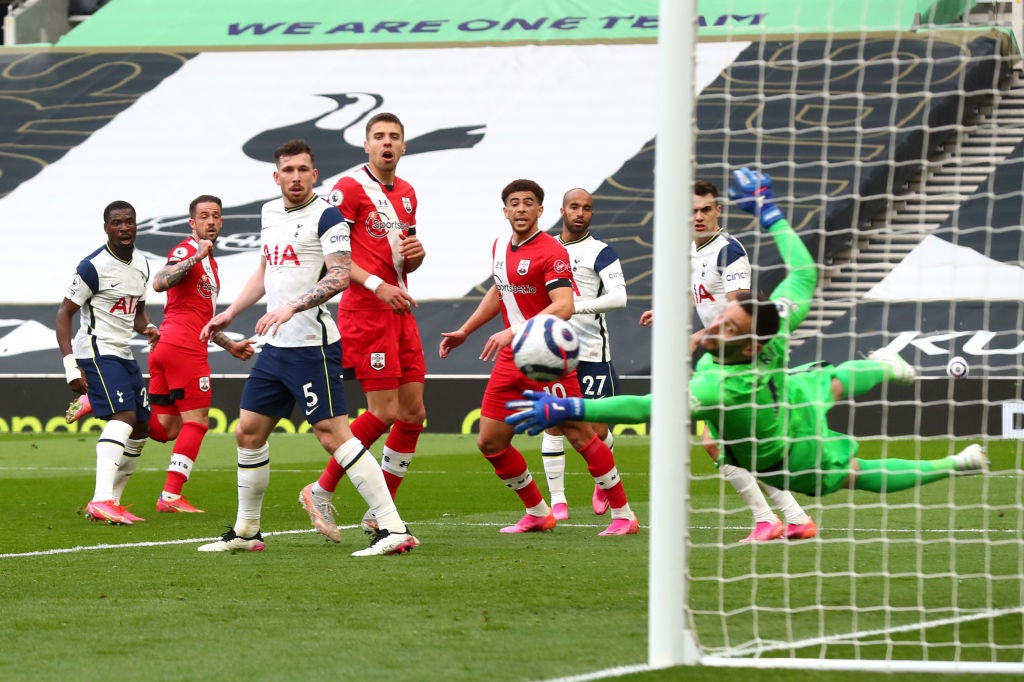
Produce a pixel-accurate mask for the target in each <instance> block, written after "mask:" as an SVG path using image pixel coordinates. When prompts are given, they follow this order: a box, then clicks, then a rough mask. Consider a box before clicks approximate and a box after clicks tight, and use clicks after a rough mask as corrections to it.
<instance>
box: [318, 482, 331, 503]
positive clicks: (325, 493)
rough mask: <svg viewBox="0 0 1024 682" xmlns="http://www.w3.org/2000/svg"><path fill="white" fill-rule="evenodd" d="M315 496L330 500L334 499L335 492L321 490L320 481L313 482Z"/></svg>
mask: <svg viewBox="0 0 1024 682" xmlns="http://www.w3.org/2000/svg"><path fill="white" fill-rule="evenodd" d="M313 494H314V495H316V496H317V497H326V498H327V499H328V500H332V499H334V491H333V490H324V489H323V488H321V487H320V481H319V480H317V481H314V482H313Z"/></svg>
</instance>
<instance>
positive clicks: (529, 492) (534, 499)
mask: <svg viewBox="0 0 1024 682" xmlns="http://www.w3.org/2000/svg"><path fill="white" fill-rule="evenodd" d="M484 457H486V458H487V460H488V461H489V462H490V463H491V466H493V467H494V473H496V474H497V475H498V478H500V479H501V480H502V481H507V480H509V479H512V478H517V477H519V476H524V475H526V474H527V473H528V472H529V467H527V466H526V459H525V458H524V457H523V453H521V452H519V451H518V450H516V449H515V448H514V447H512V446H511V445H509V446H508V447H507V448H505V449H504V450H501V451H500V452H496V453H494V454H493V455H484ZM514 492H515V494H516V495H519V499H521V500H522V501H523V506H524V507H526V508H530V507H536V506H537V505H538V504H540V503H541V502H543V501H544V496H543V495H541V494H540V488H538V487H537V482H536V481H534V480H532V479H531V480H530V482H529V483H528V484H526V485H525V486H523V487H522V488H519V489H518V490H515V491H514Z"/></svg>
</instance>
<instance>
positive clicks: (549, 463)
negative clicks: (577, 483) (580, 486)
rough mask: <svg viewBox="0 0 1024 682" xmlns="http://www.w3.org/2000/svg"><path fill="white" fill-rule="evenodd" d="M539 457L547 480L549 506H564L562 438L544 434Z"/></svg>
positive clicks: (563, 450)
mask: <svg viewBox="0 0 1024 682" xmlns="http://www.w3.org/2000/svg"><path fill="white" fill-rule="evenodd" d="M540 456H541V461H542V462H543V463H544V476H545V477H546V478H547V479H548V492H550V493H551V504H559V503H560V504H565V503H566V500H565V446H564V445H562V436H561V435H557V436H552V435H551V434H550V433H547V432H545V433H544V438H543V439H542V441H541V445H540Z"/></svg>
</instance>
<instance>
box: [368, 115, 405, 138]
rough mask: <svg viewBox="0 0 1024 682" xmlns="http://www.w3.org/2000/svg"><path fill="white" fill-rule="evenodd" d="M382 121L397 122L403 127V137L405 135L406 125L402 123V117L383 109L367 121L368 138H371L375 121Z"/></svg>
mask: <svg viewBox="0 0 1024 682" xmlns="http://www.w3.org/2000/svg"><path fill="white" fill-rule="evenodd" d="M381 121H384V122H386V123H397V124H398V127H399V128H401V129H402V137H405V126H404V125H402V119H400V118H398V117H397V116H395V115H394V114H392V113H391V112H389V111H382V112H380V113H379V114H374V115H373V116H371V117H370V120H369V121H367V122H366V138H367V139H369V138H370V128H372V127H373V126H374V124H375V123H380V122H381Z"/></svg>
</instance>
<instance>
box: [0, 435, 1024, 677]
mask: <svg viewBox="0 0 1024 682" xmlns="http://www.w3.org/2000/svg"><path fill="white" fill-rule="evenodd" d="M95 435H96V434H94V433H89V434H82V435H78V434H71V435H63V434H62V435H12V434H5V435H3V436H2V437H0V516H2V518H3V533H2V535H0V538H2V540H0V576H2V577H0V599H2V601H0V603H2V605H3V606H2V609H3V619H2V620H3V633H4V637H3V638H4V644H3V645H2V646H0V677H2V678H3V679H4V680H8V681H15V680H66V679H75V680H106V679H117V680H174V681H175V682H183V681H186V680H254V679H256V680H312V679H327V678H330V679H345V680H446V681H452V680H467V681H468V680H552V679H567V680H585V679H601V678H605V677H611V676H615V672H616V670H618V671H619V672H620V673H622V672H625V671H628V670H630V669H634V670H635V669H636V667H637V666H643V665H644V664H645V663H646V660H647V600H648V594H647V584H648V566H647V555H648V546H647V543H648V534H647V533H646V530H647V522H648V519H649V513H648V512H649V508H648V504H647V500H648V493H649V480H648V471H649V439H648V438H646V437H641V436H621V437H620V438H619V439H618V441H617V443H616V448H615V450H616V459H617V460H618V464H619V469H620V471H621V472H622V473H623V478H624V481H625V483H626V486H627V492H628V493H629V494H630V498H631V505H632V507H633V509H634V510H635V511H636V512H637V513H638V515H639V516H640V520H641V524H642V526H641V533H640V535H638V536H627V537H612V538H600V537H598V536H597V533H598V532H599V531H600V530H602V529H603V528H604V527H605V526H606V525H607V523H608V521H607V517H597V516H595V515H594V514H593V513H592V511H591V510H590V505H589V499H590V491H591V488H592V482H591V480H590V478H589V476H588V475H587V474H586V470H585V468H584V466H583V462H582V460H581V459H580V458H579V457H578V456H576V455H575V454H574V453H572V452H570V453H569V457H568V463H567V492H568V495H569V502H570V510H571V513H572V517H571V518H570V520H569V521H566V522H562V523H560V524H559V525H558V527H557V528H556V529H555V530H554V531H553V532H551V533H543V534H528V535H520V536H509V535H501V534H499V533H498V532H497V531H498V528H500V527H501V526H504V525H508V524H510V523H513V522H515V521H516V520H517V519H518V518H519V516H520V515H521V514H522V508H521V506H520V503H519V500H518V498H517V497H516V496H515V495H514V494H513V493H512V492H510V491H509V490H507V489H505V488H504V486H502V485H501V483H500V482H499V481H498V480H497V479H496V477H495V476H494V473H493V470H492V469H491V467H490V465H489V464H488V463H487V462H486V461H485V460H483V458H482V457H481V456H480V455H479V454H478V453H477V450H476V447H475V437H474V436H454V435H433V434H427V435H424V436H423V438H422V440H421V442H420V445H421V447H420V451H419V453H418V454H417V456H416V459H415V460H414V461H413V464H412V468H411V473H410V474H409V477H408V479H407V480H406V482H405V484H404V485H403V486H402V488H401V491H400V494H399V497H398V502H399V508H400V510H401V512H402V515H403V517H404V518H405V519H406V521H407V522H408V523H409V525H410V527H411V529H412V531H413V532H414V533H415V534H416V535H417V537H419V539H420V540H421V542H422V546H421V547H419V548H417V549H416V550H415V551H414V552H412V553H410V554H408V555H403V556H393V557H373V558H358V559H357V558H353V557H350V556H349V553H350V552H352V551H354V550H356V549H361V548H363V547H364V546H365V545H366V544H367V539H366V536H365V535H364V534H363V533H362V532H361V531H360V530H359V529H358V526H357V524H358V522H359V519H360V518H361V516H362V514H363V512H364V511H365V509H364V505H363V502H362V500H361V499H359V498H358V497H357V495H356V494H355V492H354V490H353V489H352V488H351V485H350V484H348V483H347V482H346V481H342V484H341V485H340V486H339V488H338V494H337V495H336V496H335V504H336V506H337V507H338V512H339V513H338V521H339V523H341V524H342V525H343V527H344V530H343V532H342V541H341V544H339V545H333V544H328V543H326V542H325V541H324V540H323V538H321V536H319V535H317V534H316V533H314V532H313V531H312V530H311V529H310V527H309V522H308V517H307V516H306V514H305V513H304V512H303V511H302V509H301V507H300V506H299V504H298V503H297V501H296V497H297V494H298V491H299V489H300V488H301V487H302V486H303V485H305V484H306V483H308V482H310V481H311V480H313V479H314V478H315V477H316V476H317V475H318V474H319V472H320V470H321V469H322V467H323V464H324V461H325V458H326V454H325V453H324V452H323V451H322V450H321V449H320V447H319V445H318V444H317V443H316V441H315V439H314V437H313V436H312V435H310V434H301V435H285V434H281V435H277V434H275V435H274V436H273V437H272V438H271V461H272V474H271V481H270V488H269V490H268V491H267V496H266V500H265V503H264V510H263V528H262V530H263V534H264V537H265V539H266V544H267V548H266V550H265V551H263V552H258V553H244V554H205V553H203V554H201V553H199V552H197V551H196V547H197V546H198V545H200V544H202V543H203V542H206V541H209V540H212V539H214V538H215V537H216V536H217V535H219V534H220V533H222V532H223V531H224V530H225V528H226V527H227V526H228V525H230V524H231V523H232V522H233V521H234V516H235V505H236V496H235V452H234V441H233V438H231V437H230V436H227V435H223V434H210V435H209V436H208V437H207V439H206V440H205V442H204V446H203V451H202V453H201V456H200V459H199V461H198V463H197V467H196V473H195V474H194V475H193V478H192V480H191V481H190V482H189V483H188V485H187V487H186V490H185V492H186V494H187V496H188V497H189V499H190V500H191V501H192V502H193V503H194V504H196V505H197V506H199V507H201V508H203V509H205V510H206V513H204V514H192V515H190V514H157V513H156V512H155V511H154V510H153V504H154V502H155V501H156V497H157V495H158V494H159V491H160V489H161V487H162V484H163V480H164V475H165V471H166V466H167V461H168V457H169V448H168V446H166V445H161V444H159V443H149V444H148V445H147V446H146V449H145V451H144V453H143V456H142V460H141V462H140V464H139V467H138V470H137V471H136V473H135V475H134V476H133V478H132V480H131V482H130V483H129V485H128V489H127V492H126V494H125V497H124V499H123V500H122V502H123V503H125V504H132V505H133V506H132V507H131V509H132V511H133V512H134V513H136V514H138V515H139V516H143V517H145V518H146V519H147V520H146V522H144V523H137V524H135V525H133V526H120V527H119V526H109V525H104V524H100V523H92V522H90V521H88V520H86V519H85V518H84V517H83V516H81V515H80V508H81V507H83V506H84V504H85V503H86V502H87V501H88V499H89V497H90V496H91V493H92V488H93V480H94V475H93V473H94V466H95V455H94V445H95ZM516 444H517V445H518V447H519V448H520V449H521V450H523V452H524V454H526V456H527V459H528V460H529V461H530V465H531V469H532V471H533V473H534V476H535V477H536V478H537V479H538V483H539V485H540V486H541V488H542V490H544V491H545V493H546V487H545V485H544V482H543V469H542V467H541V463H540V455H539V446H540V439H527V438H517V440H516ZM998 457H999V455H998V453H993V464H994V467H995V468H998V466H999V465H998V461H999V460H998ZM1006 460H1007V461H1006V462H1005V464H1006V465H1009V464H1010V454H1009V450H1007V454H1006ZM693 462H694V464H693V467H694V471H695V473H700V474H702V475H707V474H709V473H711V471H712V470H711V465H710V463H709V462H708V458H707V457H706V456H705V455H702V454H700V453H699V452H698V451H695V452H694V457H693ZM995 478H996V477H993V479H995ZM945 485H946V483H945V482H941V483H938V484H935V485H933V486H931V488H936V489H940V490H937V491H936V494H938V495H939V496H940V497H941V495H942V494H943V492H942V491H941V488H943V487H944V486H945ZM992 485H995V484H994V483H993V484H992ZM693 496H694V500H693V506H694V507H695V508H698V509H699V508H711V507H713V506H714V505H716V504H720V499H721V498H720V485H719V482H718V481H717V480H715V479H708V480H705V481H700V482H698V483H697V484H695V486H694V490H693ZM801 501H802V502H803V501H806V499H805V498H801ZM735 503H736V501H735V500H730V504H735ZM813 508H814V507H813V503H811V504H810V505H809V509H813ZM812 513H813V512H812ZM878 513H879V514H881V513H882V512H878ZM1011 516H1012V515H1011ZM725 518H727V519H730V520H731V521H733V522H734V523H733V527H730V528H726V529H725V530H724V531H722V532H723V534H724V536H725V537H727V538H734V537H736V538H738V537H742V536H743V535H745V534H746V532H747V531H748V530H749V523H748V522H749V516H748V515H744V514H730V515H728V516H726V517H725ZM836 520H838V519H836ZM700 522H701V520H700V518H697V519H695V524H699V523H700ZM866 522H867V521H866V520H865V519H862V518H861V517H858V523H866ZM1011 522H1012V523H1016V521H1012V519H1008V520H1007V523H1011ZM693 532H694V535H695V538H698V537H699V536H700V535H701V534H704V535H706V534H707V533H710V532H712V531H710V530H708V529H701V528H699V527H695V528H694V531H693ZM714 532H719V531H717V530H716V531H714ZM837 532H839V531H834V530H832V529H830V528H828V527H823V528H822V533H823V534H826V533H833V534H834V533H837ZM842 532H843V533H845V532H846V531H845V530H843V531H842ZM704 539H705V540H706V539H707V538H706V537H705V538H704ZM773 544H775V545H777V546H775V547H769V546H759V547H757V548H756V550H755V549H753V548H751V547H749V546H745V545H738V544H737V545H734V546H730V547H729V548H728V550H727V551H728V553H729V555H730V556H734V557H735V558H736V560H737V561H738V562H739V563H741V564H743V565H749V564H750V558H749V555H750V553H751V552H752V551H757V552H759V554H758V557H757V564H758V565H763V564H765V562H770V561H773V557H774V558H775V559H776V560H777V561H778V562H781V561H783V560H785V561H786V562H787V563H788V562H792V561H794V559H793V554H794V552H795V551H796V552H804V551H805V552H806V554H807V559H806V561H807V562H809V563H811V564H814V563H815V562H817V563H818V564H821V559H820V558H819V559H814V558H813V557H815V556H816V555H818V554H819V553H820V550H821V549H822V548H821V546H820V545H819V544H818V542H817V541H808V542H805V543H802V547H805V548H806V549H797V550H794V547H793V546H792V543H791V546H790V547H789V548H786V547H784V546H783V545H784V544H785V543H773ZM893 549H894V550H895V551H901V550H900V546H899V545H896V546H894V548H893ZM907 551H912V550H907ZM784 552H789V554H788V555H786V554H784ZM741 555H742V556H741ZM692 563H693V565H692V569H691V570H693V571H695V572H698V573H699V572H704V573H707V572H708V571H711V570H713V569H714V568H715V567H714V566H713V565H711V566H709V565H708V562H707V561H704V560H702V559H701V557H700V556H699V547H698V549H697V550H696V551H695V553H694V556H693V557H692ZM680 570H682V567H681V568H680ZM773 570H783V567H781V566H776V567H775V568H774V569H773ZM892 584H893V583H890V584H889V589H891V588H892ZM897 584H898V583H897ZM771 585H772V583H771V582H767V583H765V584H764V585H763V586H762V587H761V588H760V589H762V590H765V589H768V590H770V586H771ZM743 589H744V586H743V584H742V582H740V583H739V584H738V585H737V586H736V590H740V591H742V590H743ZM859 589H860V590H861V593H860V594H858V598H859V599H863V600H865V601H871V600H872V599H873V597H872V596H871V595H865V594H864V593H863V592H864V591H869V590H871V589H876V590H881V589H882V588H881V587H875V586H873V583H872V582H871V581H864V583H863V584H862V585H860V586H859ZM907 589H913V588H912V587H908V588H907ZM997 589H1005V590H1009V592H1008V598H1012V599H1013V600H1019V594H1018V593H1017V590H1018V589H1019V585H1017V586H1016V588H1014V587H1013V586H1003V587H998V586H997ZM748 591H749V588H748ZM875 596H877V598H879V599H882V598H885V599H897V598H899V595H884V596H883V595H875ZM693 598H694V599H695V600H696V601H700V600H701V599H702V597H701V595H700V594H699V592H695V593H694V595H693ZM758 598H759V599H764V600H766V601H769V602H770V601H774V600H776V599H778V595H772V594H771V593H770V592H768V593H764V592H759V594H758ZM1013 603H1014V604H1019V603H1020V602H1019V601H1013ZM794 618H795V619H794V626H793V627H794V629H795V630H796V632H795V633H794V634H795V635H796V636H797V638H799V635H800V632H799V630H800V624H799V623H800V622H799V618H800V616H799V614H797V615H796V616H795V617H794ZM1005 620H1006V621H1008V626H1007V632H1006V633H1005V636H1006V637H1007V638H1009V641H1014V638H1016V640H1015V641H1016V642H1018V643H1019V642H1020V641H1021V636H1022V635H1021V630H1020V622H1021V619H1020V617H1019V615H1018V616H1017V617H1016V619H1015V620H1014V619H1012V618H1010V619H1005ZM1014 623H1015V625H1014ZM781 636H783V633H780V637H781ZM940 654H941V652H936V651H931V652H930V655H931V656H933V657H935V658H937V659H942V658H943V657H942V656H941V655H940ZM811 655H813V653H812V654H811ZM822 674H823V673H822V672H812V671H779V670H741V671H737V670H730V669H719V668H690V669H673V670H663V671H650V672H636V673H632V674H620V675H618V676H617V679H623V680H637V681H639V680H642V681H644V682H651V681H654V680H659V681H660V680H675V679H686V680H688V681H691V682H703V681H704V680H725V679H729V678H734V677H735V676H737V675H743V676H744V677H745V678H746V680H747V681H748V682H765V681H768V680H773V681H774V680H779V681H783V680H785V681H786V682H810V681H811V680H821V679H826V678H827V679H828V680H837V681H839V682H853V681H854V680H859V679H860V678H862V677H863V673H852V672H850V673H847V672H827V673H824V675H825V677H822ZM971 678H977V679H985V680H996V679H1010V677H1009V676H994V675H984V676H982V675H978V676H973V675H959V676H957V675H948V676H947V675H935V674H928V675H924V674H909V673H904V674H892V675H887V677H886V679H887V680H891V681H892V682H911V681H913V682H924V680H931V681H932V682H934V681H935V680H937V679H948V680H967V679H971Z"/></svg>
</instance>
